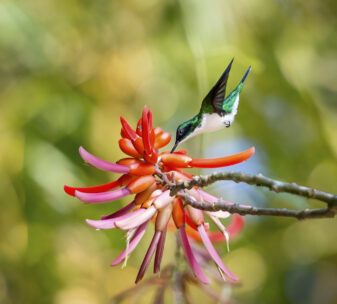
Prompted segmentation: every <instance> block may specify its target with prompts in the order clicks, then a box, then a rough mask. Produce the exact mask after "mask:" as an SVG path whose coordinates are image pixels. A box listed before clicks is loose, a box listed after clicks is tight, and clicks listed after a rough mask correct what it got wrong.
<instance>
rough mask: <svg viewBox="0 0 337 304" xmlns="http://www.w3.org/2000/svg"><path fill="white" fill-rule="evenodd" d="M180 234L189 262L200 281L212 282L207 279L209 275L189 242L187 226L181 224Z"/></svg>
mask: <svg viewBox="0 0 337 304" xmlns="http://www.w3.org/2000/svg"><path fill="white" fill-rule="evenodd" d="M179 235H180V239H181V244H182V247H183V250H184V253H185V256H186V259H187V262H188V264H189V265H190V267H191V269H192V271H193V273H194V274H195V276H196V277H197V278H198V280H199V281H201V282H202V283H204V284H210V283H211V282H210V281H209V280H208V279H207V277H206V276H205V275H204V273H203V272H202V270H201V268H200V266H199V264H198V262H197V260H196V259H195V257H194V255H193V252H192V249H191V246H190V243H189V242H188V239H187V235H186V231H185V227H184V226H180V227H179Z"/></svg>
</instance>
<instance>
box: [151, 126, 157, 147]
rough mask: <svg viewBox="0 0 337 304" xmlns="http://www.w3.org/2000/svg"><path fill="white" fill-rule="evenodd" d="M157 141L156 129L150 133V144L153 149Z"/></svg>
mask: <svg viewBox="0 0 337 304" xmlns="http://www.w3.org/2000/svg"><path fill="white" fill-rule="evenodd" d="M155 141H156V134H155V133H154V129H152V130H151V131H150V144H151V147H152V148H154V142H155Z"/></svg>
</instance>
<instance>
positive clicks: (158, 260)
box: [153, 229, 167, 273]
mask: <svg viewBox="0 0 337 304" xmlns="http://www.w3.org/2000/svg"><path fill="white" fill-rule="evenodd" d="M166 231H167V229H165V230H164V231H163V232H162V234H161V236H160V239H159V243H158V245H157V250H156V256H155V258H154V267H153V273H157V272H158V271H160V264H161V260H162V258H163V253H164V245H165V239H166Z"/></svg>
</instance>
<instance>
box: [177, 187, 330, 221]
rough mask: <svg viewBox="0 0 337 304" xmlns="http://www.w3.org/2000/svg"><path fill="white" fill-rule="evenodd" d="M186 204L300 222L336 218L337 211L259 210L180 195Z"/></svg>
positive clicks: (323, 209)
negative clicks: (294, 219)
mask: <svg viewBox="0 0 337 304" xmlns="http://www.w3.org/2000/svg"><path fill="white" fill-rule="evenodd" d="M178 195H179V196H180V197H182V198H183V199H184V200H185V202H186V204H188V205H191V206H192V207H194V208H197V209H201V210H205V211H218V210H222V211H227V212H229V213H238V214H240V215H247V214H250V215H270V216H285V217H294V218H297V219H299V220H303V219H309V218H329V217H334V216H335V214H336V211H335V210H334V209H331V208H328V207H327V208H319V209H304V210H290V209H285V208H283V209H279V208H258V207H253V206H248V205H240V204H235V203H232V204H231V203H229V202H225V201H224V200H222V199H220V200H219V201H217V202H214V203H203V202H200V201H197V200H196V199H194V198H193V197H192V196H190V195H188V194H187V193H179V194H178Z"/></svg>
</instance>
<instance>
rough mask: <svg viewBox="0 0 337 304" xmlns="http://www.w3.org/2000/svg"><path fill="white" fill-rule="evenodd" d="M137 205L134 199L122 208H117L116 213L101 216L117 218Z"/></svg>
mask: <svg viewBox="0 0 337 304" xmlns="http://www.w3.org/2000/svg"><path fill="white" fill-rule="evenodd" d="M135 206H136V204H135V201H132V202H131V203H130V204H128V205H126V206H125V207H123V208H122V209H119V210H117V211H116V212H114V213H111V214H109V215H103V216H101V220H108V219H112V218H116V217H118V216H121V215H123V214H125V213H127V212H128V211H130V210H131V209H132V208H133V207H135Z"/></svg>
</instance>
